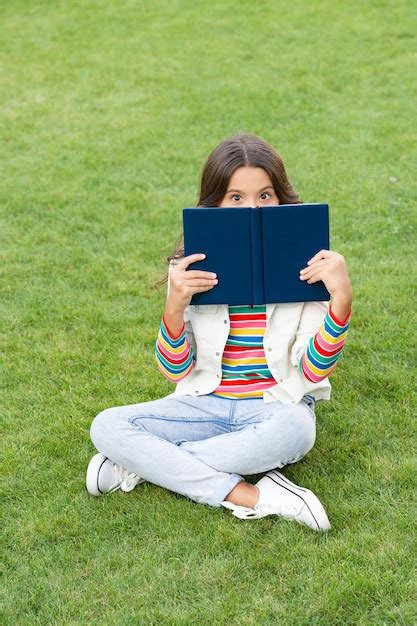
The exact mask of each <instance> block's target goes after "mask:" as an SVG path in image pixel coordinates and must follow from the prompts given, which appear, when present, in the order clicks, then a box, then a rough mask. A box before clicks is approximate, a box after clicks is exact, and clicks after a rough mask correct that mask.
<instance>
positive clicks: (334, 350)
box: [155, 305, 350, 399]
mask: <svg viewBox="0 0 417 626" xmlns="http://www.w3.org/2000/svg"><path fill="white" fill-rule="evenodd" d="M229 317H230V332H229V336H228V338H227V341H226V345H225V348H224V352H223V356H222V379H221V382H220V384H219V386H218V387H217V389H215V391H214V392H213V394H215V395H218V396H221V397H224V398H233V399H243V398H262V397H263V392H264V391H265V389H268V388H269V387H272V386H273V385H276V384H277V381H276V380H275V379H274V378H273V377H272V374H271V372H270V371H269V368H268V364H267V361H266V356H265V352H264V348H263V338H264V335H265V329H266V306H265V305H260V306H255V307H248V306H229ZM349 321H350V314H349V316H348V318H347V319H346V320H345V321H344V322H341V321H340V320H338V319H337V318H336V317H335V315H334V314H333V312H332V309H331V306H330V308H329V311H328V312H327V314H326V316H325V318H324V320H323V323H322V325H321V327H320V329H319V330H318V332H317V333H316V335H315V336H314V337H312V338H311V340H310V342H309V344H308V346H307V348H306V350H305V352H304V354H303V355H302V357H301V359H300V362H299V368H300V372H301V373H302V374H303V375H304V376H305V377H306V378H307V380H309V381H311V382H319V381H320V380H322V379H323V378H325V377H326V376H328V375H329V374H330V373H331V372H332V371H333V370H334V368H335V367H336V363H337V361H338V359H339V358H340V355H341V354H342V351H343V348H344V345H345V342H346V336H347V331H348V327H349ZM155 356H156V360H157V364H158V367H159V369H160V370H161V372H162V373H163V375H164V376H165V377H166V378H168V379H169V380H170V381H172V382H174V383H177V382H179V381H180V380H181V379H182V378H184V377H185V376H187V374H188V373H189V372H190V371H191V369H192V367H193V366H194V362H195V359H194V354H193V349H192V347H191V346H190V345H189V343H188V340H187V337H186V334H185V325H184V326H183V327H182V329H181V331H180V334H179V335H178V336H177V337H174V336H173V335H172V333H171V332H170V330H169V328H168V327H167V325H166V323H165V320H164V319H162V322H161V327H160V330H159V333H158V338H157V341H156V345H155Z"/></svg>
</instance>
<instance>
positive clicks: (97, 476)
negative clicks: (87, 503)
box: [86, 453, 145, 496]
mask: <svg viewBox="0 0 417 626" xmlns="http://www.w3.org/2000/svg"><path fill="white" fill-rule="evenodd" d="M143 482H145V480H144V479H143V478H139V476H136V474H133V473H132V472H130V471H129V470H127V469H125V468H124V467H122V466H121V465H118V464H117V463H113V461H111V460H110V459H108V458H107V457H106V456H104V454H100V453H98V454H95V455H94V456H93V458H92V459H91V461H90V463H89V464H88V468H87V476H86V486H87V491H88V493H90V494H91V495H92V496H102V495H104V494H105V493H111V492H112V491H116V490H117V489H121V490H122V491H132V489H134V488H135V487H136V485H138V484H139V483H143Z"/></svg>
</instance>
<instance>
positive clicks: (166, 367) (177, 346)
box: [155, 317, 194, 383]
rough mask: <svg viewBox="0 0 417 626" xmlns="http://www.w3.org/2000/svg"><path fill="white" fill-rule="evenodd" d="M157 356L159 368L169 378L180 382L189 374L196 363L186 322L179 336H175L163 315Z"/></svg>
mask: <svg viewBox="0 0 417 626" xmlns="http://www.w3.org/2000/svg"><path fill="white" fill-rule="evenodd" d="M155 356H156V361H157V364H158V367H159V369H160V370H161V372H162V374H163V375H164V376H165V377H166V378H168V380H170V381H172V382H173V383H178V382H179V381H180V380H182V379H183V378H185V376H187V374H188V373H189V372H190V371H191V370H192V368H193V365H194V354H193V349H192V347H191V346H190V344H189V343H188V339H187V336H186V334H185V324H184V325H183V327H182V328H181V331H180V334H179V335H178V337H173V335H172V333H171V331H170V330H169V328H168V326H167V325H166V323H165V320H164V318H163V317H162V322H161V326H160V328H159V333H158V337H157V340H156V344H155Z"/></svg>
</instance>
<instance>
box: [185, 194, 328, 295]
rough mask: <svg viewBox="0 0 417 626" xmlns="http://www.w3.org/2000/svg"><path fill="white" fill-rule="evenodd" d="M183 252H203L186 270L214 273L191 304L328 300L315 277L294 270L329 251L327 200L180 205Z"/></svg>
mask: <svg viewBox="0 0 417 626" xmlns="http://www.w3.org/2000/svg"><path fill="white" fill-rule="evenodd" d="M183 226H184V248H185V256H188V255H189V254H196V253H204V254H205V255H206V258H205V259H203V260H202V261H198V262H197V263H192V264H191V265H190V266H189V267H188V269H189V270H195V269H200V270H205V271H210V272H215V273H216V274H217V278H218V280H219V282H218V284H217V285H216V286H215V287H213V288H212V289H210V290H209V291H206V292H203V293H198V294H195V295H194V296H193V298H192V300H191V304H230V305H233V304H241V305H254V304H272V303H277V302H306V301H314V300H329V299H330V295H329V292H328V291H327V289H326V287H325V286H324V284H323V283H322V282H321V281H320V282H318V283H314V284H311V285H309V284H308V283H307V282H305V281H301V280H300V278H299V275H300V270H301V269H303V268H304V267H306V264H307V261H308V260H309V259H311V257H312V256H314V254H316V252H318V251H319V250H321V249H323V248H325V249H329V207H328V205H327V204H281V205H278V206H264V207H257V208H247V207H231V208H186V209H183Z"/></svg>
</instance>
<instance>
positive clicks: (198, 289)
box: [193, 285, 216, 293]
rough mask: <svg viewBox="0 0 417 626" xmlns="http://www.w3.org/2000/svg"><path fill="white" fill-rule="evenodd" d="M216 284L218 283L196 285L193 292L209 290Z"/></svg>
mask: <svg viewBox="0 0 417 626" xmlns="http://www.w3.org/2000/svg"><path fill="white" fill-rule="evenodd" d="M215 286H216V285H207V286H205V287H196V289H195V291H194V292H193V293H202V292H203V291H209V290H210V289H213V287H215Z"/></svg>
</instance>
